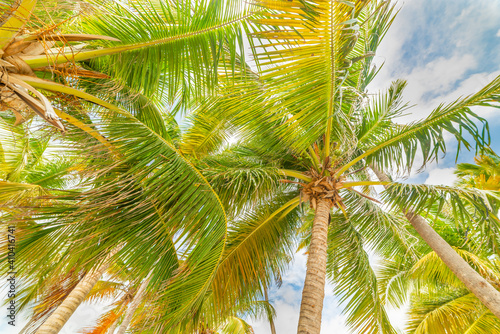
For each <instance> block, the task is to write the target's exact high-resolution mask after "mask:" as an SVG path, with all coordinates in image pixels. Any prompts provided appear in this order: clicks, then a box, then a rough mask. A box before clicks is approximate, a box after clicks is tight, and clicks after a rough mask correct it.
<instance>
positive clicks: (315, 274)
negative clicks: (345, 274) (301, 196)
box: [297, 199, 330, 334]
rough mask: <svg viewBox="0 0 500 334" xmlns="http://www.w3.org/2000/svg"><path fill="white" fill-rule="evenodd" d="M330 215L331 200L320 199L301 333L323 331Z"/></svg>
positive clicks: (300, 322) (304, 295)
mask: <svg viewBox="0 0 500 334" xmlns="http://www.w3.org/2000/svg"><path fill="white" fill-rule="evenodd" d="M329 215H330V203H329V202H328V201H326V200H322V199H318V202H317V207H316V214H315V216H314V222H313V228H312V233H311V244H310V246H309V254H308V256H307V271H306V279H305V282H304V289H303V290H302V302H301V304H300V317H299V327H298V330H297V333H298V334H319V333H320V331H321V312H322V311H323V299H324V297H325V279H326V250H327V238H328V217H329Z"/></svg>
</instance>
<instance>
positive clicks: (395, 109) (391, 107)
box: [356, 80, 408, 147]
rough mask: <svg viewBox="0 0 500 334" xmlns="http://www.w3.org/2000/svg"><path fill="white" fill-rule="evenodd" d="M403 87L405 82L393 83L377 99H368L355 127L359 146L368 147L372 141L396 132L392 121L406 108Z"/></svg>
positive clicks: (395, 126)
mask: <svg viewBox="0 0 500 334" xmlns="http://www.w3.org/2000/svg"><path fill="white" fill-rule="evenodd" d="M405 87H406V81H403V80H398V81H395V82H393V83H392V84H391V86H390V87H389V89H388V90H387V92H384V93H379V94H378V96H377V97H375V98H373V99H370V102H369V104H368V106H367V107H366V108H364V110H363V113H362V117H361V118H360V124H359V125H358V126H357V127H356V133H357V138H358V142H359V145H360V146H362V147H363V146H370V144H371V143H372V142H373V141H374V140H377V139H378V138H380V137H381V136H383V135H385V134H386V133H387V132H391V131H394V130H396V128H397V125H396V124H395V123H394V119H395V118H396V117H398V116H401V114H402V113H403V112H404V111H405V110H406V109H407V108H408V104H405V103H403V101H402V93H403V90H404V89H405Z"/></svg>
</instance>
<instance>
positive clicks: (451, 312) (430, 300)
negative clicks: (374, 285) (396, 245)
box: [378, 155, 500, 334]
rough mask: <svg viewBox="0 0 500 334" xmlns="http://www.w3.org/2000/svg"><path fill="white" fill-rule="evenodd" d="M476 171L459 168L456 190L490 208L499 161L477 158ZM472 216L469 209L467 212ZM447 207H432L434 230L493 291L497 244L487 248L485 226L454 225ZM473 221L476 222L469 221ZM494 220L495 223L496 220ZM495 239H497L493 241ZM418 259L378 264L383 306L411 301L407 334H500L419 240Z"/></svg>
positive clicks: (499, 323) (392, 258)
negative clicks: (468, 190) (480, 193)
mask: <svg viewBox="0 0 500 334" xmlns="http://www.w3.org/2000/svg"><path fill="white" fill-rule="evenodd" d="M476 163H477V165H474V164H465V163H462V164H458V165H457V171H456V174H457V175H458V176H459V180H458V181H457V182H456V183H457V184H459V185H462V186H466V187H474V186H476V185H477V187H478V188H479V189H486V193H487V194H488V195H489V196H488V197H487V198H488V202H489V204H490V205H491V206H492V207H493V210H492V212H490V213H489V216H490V217H492V216H493V217H496V212H498V210H497V209H494V207H495V202H496V203H498V198H497V197H495V196H492V195H494V193H492V192H490V191H489V190H490V189H498V181H497V180H495V170H497V169H498V158H497V157H496V156H495V155H485V156H481V157H478V158H476ZM470 210H471V211H473V210H474V209H473V208H470ZM451 212H452V210H450V208H449V207H447V206H444V207H443V208H438V207H435V208H434V209H433V210H432V211H431V212H430V214H431V215H432V218H431V220H432V227H433V228H434V230H436V231H438V232H439V234H440V235H441V236H443V238H444V239H445V240H446V241H447V242H448V243H449V244H450V245H451V246H452V247H453V248H454V249H455V251H456V252H457V254H459V255H460V257H462V258H463V259H464V260H465V261H467V262H468V263H469V264H470V265H471V266H472V267H473V268H474V269H475V270H476V271H477V272H479V273H480V274H481V276H483V277H484V278H485V279H486V280H487V281H488V282H490V283H491V284H492V285H493V286H494V287H495V288H496V289H498V288H499V287H500V275H499V274H500V272H499V266H498V251H496V249H495V245H496V243H495V242H489V241H490V240H491V238H487V237H486V235H485V234H486V233H484V230H483V226H482V225H481V224H478V222H477V221H476V220H472V221H463V220H460V224H457V221H458V219H460V217H455V216H453V215H452V214H451ZM471 217H472V218H475V217H474V216H471ZM496 219H498V218H496ZM494 238H496V239H498V237H497V236H494ZM414 249H415V250H416V251H417V252H416V253H417V255H418V256H417V257H413V258H408V256H407V254H405V253H401V254H387V255H389V256H388V257H387V258H385V259H384V260H383V261H381V270H380V272H379V275H378V277H379V291H380V293H381V295H382V296H383V300H384V301H385V302H386V303H389V304H392V305H393V306H395V307H401V306H402V305H403V304H404V303H406V302H408V300H409V296H411V299H410V300H411V303H410V308H409V311H408V316H409V320H408V324H407V331H408V332H409V333H428V332H432V333H469V334H470V333H491V332H495V331H499V330H500V320H499V319H498V318H497V317H495V316H494V315H493V313H492V312H491V311H490V310H488V308H486V307H485V306H484V305H483V304H482V303H481V301H480V300H479V299H478V298H477V297H476V296H475V295H474V294H472V293H471V292H470V291H469V290H468V289H467V288H466V287H465V286H464V284H463V283H462V282H461V281H460V280H458V279H457V277H456V276H455V275H453V273H452V272H451V271H450V269H448V268H447V267H446V266H445V264H444V263H443V261H442V260H441V259H440V258H439V257H438V255H437V254H436V252H434V251H433V250H432V249H431V248H429V247H428V246H427V245H426V244H425V243H424V242H422V240H420V241H419V242H417V243H415V244H414Z"/></svg>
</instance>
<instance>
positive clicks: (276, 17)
mask: <svg viewBox="0 0 500 334" xmlns="http://www.w3.org/2000/svg"><path fill="white" fill-rule="evenodd" d="M258 4H260V5H261V6H268V7H269V8H272V9H274V11H273V12H271V13H269V14H266V15H268V16H269V17H268V18H266V19H264V20H263V22H264V23H266V24H268V25H271V26H275V27H279V26H284V27H288V28H282V29H279V30H278V28H276V30H275V31H264V32H261V33H258V34H255V37H258V38H260V39H263V40H264V41H263V42H262V45H261V46H259V47H257V50H256V60H257V64H258V65H259V66H260V67H261V68H262V70H261V72H262V77H261V80H262V82H263V83H264V84H265V85H269V86H270V87H273V89H272V92H271V94H270V95H269V97H268V99H267V104H268V105H269V106H270V109H271V110H270V113H269V115H268V116H267V117H270V118H271V119H280V118H284V119H285V120H286V122H284V123H283V124H282V125H281V126H280V127H279V129H278V130H279V131H278V132H279V134H280V135H281V137H282V138H284V140H287V139H290V138H293V139H292V140H291V141H290V143H289V144H290V146H291V147H295V148H297V149H298V150H299V151H301V150H305V149H306V148H307V147H309V146H310V145H311V144H312V142H313V141H315V140H316V139H317V138H319V137H320V136H321V135H323V134H325V133H326V138H327V140H326V141H327V144H326V147H327V150H328V154H329V153H330V152H329V149H328V145H330V143H329V141H330V139H332V140H333V139H337V140H339V139H340V140H341V141H344V139H345V138H346V137H347V135H346V134H344V132H346V131H347V132H348V133H352V129H351V128H350V126H349V125H348V120H347V118H346V117H347V116H346V115H348V114H350V113H351V112H352V111H353V106H354V105H356V103H355V101H357V100H359V99H360V92H362V91H363V90H364V87H365V85H366V77H367V73H368V72H369V67H370V62H371V58H372V57H373V55H374V51H375V50H376V47H377V46H378V43H379V41H380V38H381V37H382V35H383V34H384V32H385V30H386V29H387V27H388V25H390V23H391V19H390V17H392V9H391V8H392V7H391V6H390V5H389V4H388V3H386V2H378V1H367V0H357V1H315V2H309V1H272V0H270V1H266V0H262V1H258ZM375 31H377V33H374V32H375ZM333 124H335V126H333ZM312 138H314V140H312ZM311 140H312V141H311Z"/></svg>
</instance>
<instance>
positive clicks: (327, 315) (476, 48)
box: [0, 0, 500, 334]
mask: <svg viewBox="0 0 500 334" xmlns="http://www.w3.org/2000/svg"><path fill="white" fill-rule="evenodd" d="M399 6H400V7H401V11H400V13H399V14H398V16H397V17H396V20H395V22H394V24H393V26H392V27H391V29H390V30H389V32H388V34H387V36H386V37H385V39H384V41H383V42H382V44H381V46H380V47H379V49H378V52H377V56H376V58H375V62H376V63H377V64H378V65H381V64H383V63H384V66H383V67H382V70H381V71H380V73H379V75H378V77H377V78H376V79H375V81H374V82H373V83H372V84H371V86H370V87H369V89H370V91H372V92H376V91H377V90H379V89H384V88H387V87H388V86H389V85H390V82H391V81H393V80H396V79H405V80H407V81H408V87H407V89H406V92H405V94H404V96H405V99H406V100H408V101H409V102H410V104H412V105H413V104H415V105H416V106H415V107H414V108H413V109H411V110H410V111H411V113H410V114H409V115H408V116H406V117H405V118H404V119H402V120H401V122H409V121H412V120H417V119H420V118H423V117H425V116H427V115H429V114H430V113H431V111H432V110H433V109H434V108H435V107H437V106H438V105H439V104H440V103H443V102H451V101H453V100H454V99H456V98H458V97H459V96H461V95H468V94H471V93H474V92H476V91H477V90H479V89H480V88H481V87H482V86H484V85H486V84H487V83H488V82H489V81H491V80H492V79H493V78H495V77H496V76H497V75H500V0H475V1H469V0H453V1H450V0H406V1H404V2H403V1H401V2H400V4H399ZM475 111H476V112H477V113H478V114H480V115H481V116H483V117H485V118H486V119H487V120H488V121H489V124H490V128H491V133H492V147H493V149H495V150H496V151H500V117H498V116H497V114H496V113H498V112H500V110H496V109H485V110H480V109H478V110H475ZM455 151H456V150H455ZM473 157H474V154H473V153H470V152H469V153H467V152H464V153H463V154H461V155H460V157H459V162H462V161H464V162H472V159H473ZM454 165H455V152H454V149H453V145H451V146H450V149H449V154H448V155H447V156H445V157H444V158H443V159H442V160H440V162H439V164H432V165H429V166H427V168H426V169H425V170H424V171H423V172H422V173H420V174H416V171H415V173H412V174H413V176H412V177H410V178H409V179H408V182H425V183H428V184H447V185H450V184H452V183H453V181H454V180H455V177H454V174H453V166H454ZM305 263H306V256H305V255H304V254H302V253H299V254H297V255H296V257H295V260H294V262H293V264H292V265H291V267H290V268H289V270H288V272H287V273H286V274H285V275H284V277H283V284H282V286H281V288H280V289H276V288H274V289H272V291H270V299H271V302H272V304H273V305H274V307H275V309H276V311H277V318H276V322H275V323H276V328H277V332H278V334H289V333H293V332H296V330H297V323H298V315H299V305H300V297H301V290H302V285H303V281H304V277H305ZM332 291H333V288H332V286H331V285H327V287H326V297H325V302H324V311H323V324H322V332H321V333H322V334H327V333H332V334H344V333H348V330H347V328H346V326H345V325H344V316H343V315H342V313H341V309H340V307H339V305H338V304H337V302H336V299H335V297H334V296H333V292H332ZM102 309H103V308H102V306H88V305H83V306H82V307H80V308H79V309H78V310H77V312H76V313H75V314H74V315H73V316H72V318H71V319H70V321H69V322H68V323H67V324H66V325H65V326H64V328H63V330H62V331H61V334H74V333H77V332H78V331H79V330H81V328H82V327H83V326H90V325H92V324H93V323H95V321H96V320H97V318H98V317H99V314H100V313H101V311H102ZM5 312H6V311H3V313H1V314H5ZM389 316H390V318H391V321H392V322H393V324H394V325H395V326H397V327H399V328H403V326H404V322H405V315H404V310H389ZM2 318H3V316H2ZM24 321H25V320H24V319H22V317H19V318H18V321H17V324H16V327H15V328H13V327H11V326H9V325H7V322H6V318H5V319H4V320H3V321H0V333H3V334H17V333H18V332H19V330H20V329H21V328H22V326H23V323H24ZM248 321H249V323H251V324H252V325H253V327H254V330H255V333H256V334H270V329H269V324H268V323H267V322H266V321H264V320H262V321H259V320H251V319H250V320H248Z"/></svg>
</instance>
